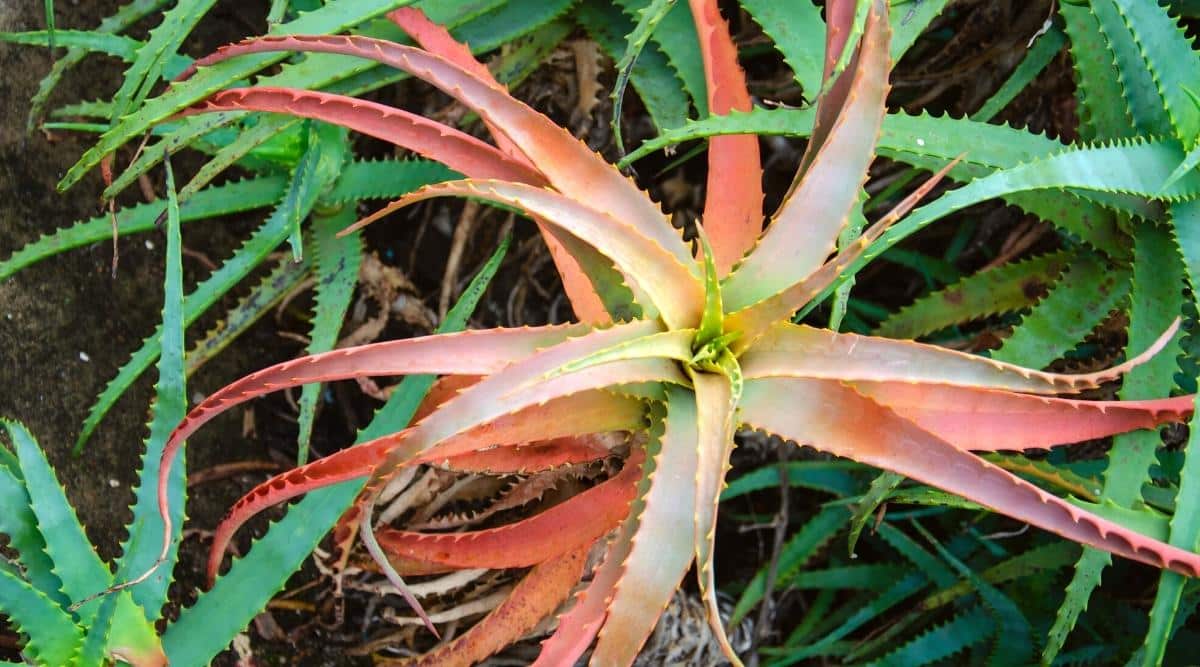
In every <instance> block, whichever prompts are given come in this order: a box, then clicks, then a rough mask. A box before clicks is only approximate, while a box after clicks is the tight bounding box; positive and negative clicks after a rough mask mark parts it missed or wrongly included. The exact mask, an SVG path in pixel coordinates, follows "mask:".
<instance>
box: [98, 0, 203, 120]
mask: <svg viewBox="0 0 1200 667" xmlns="http://www.w3.org/2000/svg"><path fill="white" fill-rule="evenodd" d="M215 2H216V0H180V2H178V3H176V4H175V6H173V7H171V8H170V9H168V10H167V11H166V12H163V15H162V22H161V23H159V24H158V26H156V27H155V28H154V29H152V30H151V31H150V38H149V39H148V40H147V41H146V43H145V44H143V45H142V47H141V48H140V49H138V52H137V57H136V58H135V59H134V61H133V64H132V65H130V67H129V69H127V70H125V73H124V75H123V81H122V83H121V88H120V89H119V90H118V91H117V92H116V94H115V95H114V96H113V116H112V120H113V122H114V123H115V122H117V120H118V119H119V118H121V117H122V116H124V115H125V113H126V112H127V111H129V110H130V109H131V108H136V107H137V106H139V105H140V104H141V102H142V100H144V99H146V97H147V96H148V95H149V94H150V90H151V89H152V88H153V87H154V85H155V84H156V83H158V80H159V78H160V77H161V76H162V72H163V66H164V65H165V64H166V61H167V58H168V57H169V56H170V54H173V53H175V52H176V51H177V50H179V47H180V45H181V44H182V43H183V40H184V39H185V38H186V37H187V36H188V34H189V33H191V31H192V28H195V27H196V24H197V23H199V22H200V19H201V18H203V17H204V15H205V14H206V13H208V10H209V9H210V8H212V6H213V4H214V3H215Z"/></svg>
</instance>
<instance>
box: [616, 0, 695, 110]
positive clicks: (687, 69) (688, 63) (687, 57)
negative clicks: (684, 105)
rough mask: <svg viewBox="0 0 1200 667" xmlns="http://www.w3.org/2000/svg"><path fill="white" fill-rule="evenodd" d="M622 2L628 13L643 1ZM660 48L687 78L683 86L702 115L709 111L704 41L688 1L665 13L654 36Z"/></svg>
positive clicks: (669, 61) (678, 73)
mask: <svg viewBox="0 0 1200 667" xmlns="http://www.w3.org/2000/svg"><path fill="white" fill-rule="evenodd" d="M618 4H620V5H621V8H622V9H624V10H625V13H626V14H627V15H628V14H629V12H630V10H631V9H633V8H636V7H637V6H639V5H640V4H641V2H635V1H634V0H622V1H621V2H619V3H618ZM651 39H652V40H653V41H654V43H655V44H656V45H657V46H658V49H659V50H660V51H662V53H663V55H664V56H666V57H667V63H669V64H670V65H671V69H673V70H674V71H675V75H676V76H678V77H679V80H680V81H681V82H683V89H684V90H685V91H687V94H688V97H690V98H691V99H692V106H694V107H695V108H696V113H697V114H698V115H699V117H700V118H703V117H705V116H707V115H708V113H709V111H708V99H707V95H706V94H705V91H706V84H705V83H704V61H703V59H702V56H701V55H700V42H699V40H698V39H697V37H696V24H695V22H694V21H693V20H692V10H691V7H689V6H688V3H686V2H676V3H675V6H674V7H672V8H671V10H670V11H668V12H667V14H666V16H664V17H663V19H662V23H661V24H660V25H659V29H658V30H655V31H654V35H653V36H652V37H651Z"/></svg>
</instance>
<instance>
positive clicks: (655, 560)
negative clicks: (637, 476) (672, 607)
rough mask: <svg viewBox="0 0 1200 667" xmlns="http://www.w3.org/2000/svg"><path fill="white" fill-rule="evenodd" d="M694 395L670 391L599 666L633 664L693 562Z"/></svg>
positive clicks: (597, 655) (596, 656)
mask: <svg viewBox="0 0 1200 667" xmlns="http://www.w3.org/2000/svg"><path fill="white" fill-rule="evenodd" d="M698 437H699V434H698V432H697V413H696V399H695V396H694V395H693V394H692V393H691V392H689V391H687V390H684V389H680V388H676V387H668V388H667V417H666V431H665V432H664V434H663V437H662V447H661V449H660V450H659V452H658V454H657V455H656V456H655V457H654V466H653V471H652V472H651V473H650V480H649V481H650V488H649V490H648V491H647V492H646V495H645V508H644V509H643V510H642V513H641V516H640V517H639V518H638V528H637V532H636V534H635V535H634V537H633V540H632V546H631V547H630V551H629V556H628V557H627V558H626V559H625V563H624V567H623V571H622V573H621V577H620V580H619V581H618V582H617V584H616V590H615V592H614V593H613V598H612V602H611V603H609V605H608V618H607V620H606V621H605V623H604V626H603V627H602V628H601V629H600V637H599V639H598V640H597V642H596V650H595V651H594V652H593V653H592V664H595V665H617V666H620V665H629V664H631V663H633V659H634V658H636V657H637V654H638V651H639V650H641V648H642V645H643V644H644V643H645V642H646V639H647V638H648V637H649V636H650V633H651V631H653V630H654V625H655V623H657V622H658V617H659V616H660V615H662V612H663V610H664V609H666V607H667V604H668V603H669V602H670V601H671V596H672V595H674V594H675V590H676V589H678V588H679V582H680V580H681V579H683V575H685V574H687V571H688V568H689V567H691V564H692V560H693V559H694V558H695V540H694V535H695V532H696V528H697V527H696V514H695V511H696V506H695V503H696V476H697V474H698V472H699V469H698V466H699V464H700V457H699V452H698V447H697V443H698Z"/></svg>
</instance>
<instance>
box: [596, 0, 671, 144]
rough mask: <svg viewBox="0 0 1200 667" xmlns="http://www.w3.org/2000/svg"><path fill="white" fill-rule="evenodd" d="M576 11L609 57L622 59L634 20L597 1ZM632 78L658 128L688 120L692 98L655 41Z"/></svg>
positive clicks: (646, 48) (647, 49) (668, 126)
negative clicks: (627, 36) (626, 39)
mask: <svg viewBox="0 0 1200 667" xmlns="http://www.w3.org/2000/svg"><path fill="white" fill-rule="evenodd" d="M577 11H578V14H577V16H578V20H579V22H580V24H582V26H583V27H584V29H585V30H587V33H588V35H589V36H590V37H591V38H592V39H593V40H595V41H596V43H598V44H599V45H600V48H601V49H603V50H604V51H605V53H607V54H608V55H609V56H610V57H612V58H613V59H619V58H620V57H621V54H622V53H624V44H625V42H624V38H625V36H626V35H628V34H630V33H631V32H632V31H633V29H634V26H633V22H632V21H631V20H630V19H629V18H628V17H626V16H625V15H624V14H622V13H621V10H620V9H619V8H617V7H614V6H612V5H611V4H609V3H606V2H599V1H598V0H584V2H583V3H581V4H580V5H579V8H578V10H577ZM629 80H630V83H632V84H633V88H634V90H636V91H637V93H638V96H639V97H641V98H642V102H643V104H645V105H646V110H647V111H648V112H649V113H650V118H651V119H652V120H653V121H654V125H655V127H657V128H658V129H659V131H662V130H665V129H668V128H673V127H679V126H680V125H682V124H683V123H684V121H686V120H687V119H688V115H689V111H690V110H691V100H690V99H689V97H688V95H687V93H686V92H684V90H683V83H682V82H681V81H680V80H679V77H677V76H676V75H675V71H674V70H673V69H672V68H671V66H670V64H668V62H667V59H666V56H664V55H663V54H662V52H661V51H659V50H658V46H657V45H656V44H647V45H646V46H645V48H643V49H642V52H641V54H640V55H639V57H638V59H637V61H636V62H635V63H634V64H633V69H632V70H631V71H630V75H629Z"/></svg>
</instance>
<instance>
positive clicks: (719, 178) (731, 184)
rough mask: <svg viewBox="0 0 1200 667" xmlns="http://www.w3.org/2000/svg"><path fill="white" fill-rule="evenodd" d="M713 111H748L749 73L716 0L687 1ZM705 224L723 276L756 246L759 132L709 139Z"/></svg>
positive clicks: (759, 219)
mask: <svg viewBox="0 0 1200 667" xmlns="http://www.w3.org/2000/svg"><path fill="white" fill-rule="evenodd" d="M689 4H690V5H691V9H692V18H693V20H694V21H695V23H696V34H697V37H698V38H699V41H700V53H701V56H702V59H703V61H704V79H705V83H706V85H707V88H708V109H709V113H711V114H713V115H717V116H719V115H724V114H728V113H729V112H731V111H750V108H751V104H750V93H749V92H748V91H747V90H746V75H745V73H744V72H742V68H741V67H739V66H738V61H737V47H736V46H735V45H734V43H733V39H732V38H731V37H730V36H729V25H728V24H727V23H726V22H725V19H723V18H721V12H720V10H719V9H718V8H717V2H716V0H689ZM706 193H707V194H706V195H705V202H704V221H703V224H704V228H705V230H706V231H707V232H708V237H709V238H710V239H711V240H712V245H713V254H714V259H715V260H716V263H717V269H718V272H719V274H720V275H721V276H724V275H725V274H727V273H729V269H730V268H732V267H733V265H734V264H735V263H736V262H737V261H738V260H740V259H741V258H742V256H743V255H745V254H746V251H747V250H749V249H750V248H752V247H753V246H754V242H755V241H756V240H757V239H758V234H759V232H761V231H762V202H763V191H762V162H761V159H760V157H759V150H758V137H757V136H755V135H752V134H746V135H733V136H722V137H713V138H712V139H710V140H709V143H708V185H707V188H706Z"/></svg>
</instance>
